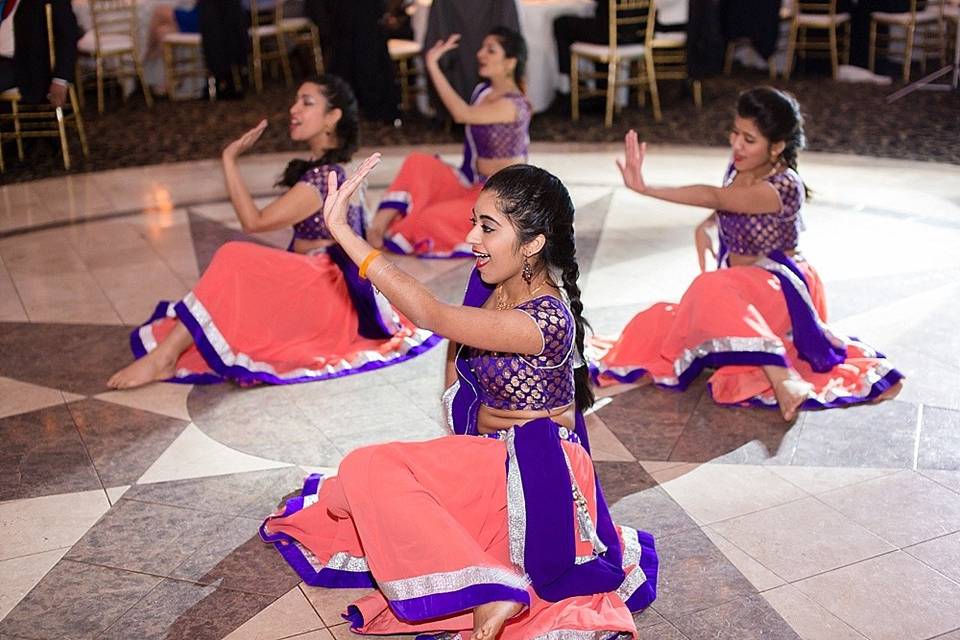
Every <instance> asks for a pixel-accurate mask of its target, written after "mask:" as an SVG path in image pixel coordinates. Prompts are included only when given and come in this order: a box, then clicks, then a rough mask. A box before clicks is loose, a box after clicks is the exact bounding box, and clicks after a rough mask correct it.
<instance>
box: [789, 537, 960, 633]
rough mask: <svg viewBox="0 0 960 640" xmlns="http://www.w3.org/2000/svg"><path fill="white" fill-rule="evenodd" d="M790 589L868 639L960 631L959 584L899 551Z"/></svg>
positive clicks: (810, 579) (830, 573) (816, 577)
mask: <svg viewBox="0 0 960 640" xmlns="http://www.w3.org/2000/svg"><path fill="white" fill-rule="evenodd" d="M794 586H795V587H796V588H797V589H799V590H800V591H801V592H802V593H803V594H804V595H806V596H807V597H808V598H810V599H812V600H814V601H816V602H817V603H818V604H819V605H820V606H822V607H823V608H825V609H827V610H828V611H829V612H830V613H832V614H833V615H835V616H836V617H838V618H840V619H841V620H843V621H844V622H846V623H847V624H848V625H850V626H851V627H853V628H854V629H856V630H857V631H859V632H860V633H862V634H863V635H865V636H866V637H868V638H870V639H871V640H925V639H926V638H932V637H934V636H936V635H938V634H942V633H945V632H947V631H951V630H953V629H956V628H958V627H960V607H957V606H956V603H957V602H960V585H958V584H957V583H955V582H952V581H951V580H948V579H947V578H945V577H943V576H942V575H940V574H939V573H937V572H936V571H934V570H933V569H931V568H930V567H928V566H926V565H925V564H923V563H921V562H920V561H919V560H916V559H914V558H911V557H910V556H909V555H907V554H906V553H903V552H901V551H897V552H894V553H890V554H887V555H884V556H880V557H878V558H872V559H870V560H865V561H863V562H859V563H857V564H853V565H850V566H848V567H843V568H842V569H837V570H835V571H830V572H829V573H824V574H821V575H819V576H814V577H812V578H808V579H806V580H802V581H800V582H797V583H795V584H794Z"/></svg>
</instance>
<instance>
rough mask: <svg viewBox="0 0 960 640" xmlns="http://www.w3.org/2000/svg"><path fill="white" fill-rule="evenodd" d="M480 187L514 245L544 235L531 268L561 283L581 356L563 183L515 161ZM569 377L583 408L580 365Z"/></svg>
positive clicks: (587, 397) (589, 396) (569, 205)
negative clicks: (511, 232) (508, 227)
mask: <svg viewBox="0 0 960 640" xmlns="http://www.w3.org/2000/svg"><path fill="white" fill-rule="evenodd" d="M483 190H484V191H491V192H493V193H495V194H496V196H497V204H498V208H499V210H500V212H501V213H503V215H505V216H506V217H507V218H509V220H510V222H511V223H512V224H513V227H514V229H515V230H516V232H517V240H518V243H519V244H520V245H522V244H525V243H527V242H529V241H531V240H533V239H534V238H536V237H537V236H538V235H540V234H541V233H542V234H543V236H544V238H546V243H545V244H544V245H543V249H542V250H541V251H540V260H539V261H538V262H537V264H536V266H535V269H537V270H543V269H549V270H550V271H552V272H556V273H559V274H561V282H557V283H554V284H557V285H559V286H562V287H563V290H564V291H565V292H566V294H567V298H568V300H569V303H570V311H571V312H572V313H573V318H574V321H575V323H576V330H577V332H576V349H577V352H578V353H580V354H581V355H582V354H583V339H584V333H585V328H586V327H589V326H590V325H589V324H588V323H587V321H586V320H584V318H583V303H582V302H581V301H580V287H579V285H578V284H577V280H579V278H580V267H579V265H578V264H577V245H576V241H575V238H574V235H573V215H574V206H573V200H571V199H570V193H569V192H568V191H567V188H566V187H565V186H563V183H562V182H560V179H559V178H557V177H556V176H554V175H553V174H551V173H549V172H547V171H544V170H543V169H540V168H539V167H534V166H531V165H528V164H515V165H511V166H509V167H507V168H505V169H501V170H500V171H497V172H496V173H495V174H493V175H492V176H490V179H489V180H487V182H486V184H485V185H484V187H483ZM574 382H575V383H576V403H577V408H578V409H580V410H584V409H588V408H590V407H591V406H593V400H594V397H593V389H592V388H591V386H590V376H589V373H588V371H587V367H586V365H583V366H580V367H577V368H576V369H575V370H574Z"/></svg>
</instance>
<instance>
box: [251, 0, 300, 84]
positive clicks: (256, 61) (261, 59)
mask: <svg viewBox="0 0 960 640" xmlns="http://www.w3.org/2000/svg"><path fill="white" fill-rule="evenodd" d="M250 20H251V25H250V29H249V34H250V40H251V42H252V43H253V59H252V63H253V85H254V87H255V88H256V90H257V93H261V92H262V91H263V65H264V63H266V62H272V61H279V62H280V68H281V69H282V70H283V79H284V82H286V84H287V86H288V87H289V86H290V85H291V84H293V74H292V73H291V72H290V57H289V56H288V54H287V43H286V39H285V36H286V34H285V32H284V31H283V29H281V28H280V25H281V24H282V23H283V1H282V0H276V3H275V4H274V5H273V9H272V10H270V9H263V10H261V9H259V8H258V3H257V0H250Z"/></svg>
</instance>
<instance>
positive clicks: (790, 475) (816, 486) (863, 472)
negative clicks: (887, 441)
mask: <svg viewBox="0 0 960 640" xmlns="http://www.w3.org/2000/svg"><path fill="white" fill-rule="evenodd" d="M768 468H769V469H770V471H773V472H774V473H775V474H777V475H778V476H780V477H781V478H783V479H784V480H787V481H789V482H791V483H793V484H795V485H797V486H798V487H800V488H801V489H803V490H804V491H806V492H807V493H810V494H818V493H824V492H827V491H832V490H834V489H839V488H840V487H846V486H849V485H852V484H857V483H858V482H864V481H865V480H872V479H874V478H879V477H881V476H888V475H890V474H893V473H896V472H897V471H898V470H897V469H853V468H846V467H793V466H781V465H770V467H768Z"/></svg>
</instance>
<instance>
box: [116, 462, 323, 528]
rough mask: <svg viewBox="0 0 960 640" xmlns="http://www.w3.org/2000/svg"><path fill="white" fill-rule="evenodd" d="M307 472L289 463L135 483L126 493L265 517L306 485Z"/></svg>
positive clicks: (136, 497)
mask: <svg viewBox="0 0 960 640" xmlns="http://www.w3.org/2000/svg"><path fill="white" fill-rule="evenodd" d="M305 475H306V474H304V472H303V471H301V470H300V469H299V468H297V467H286V468H283V469H268V470H266V471H250V472H247V473H234V474H230V475H223V476H211V477H209V478H191V479H190V480H172V481H170V482H157V483H151V484H139V485H134V486H132V487H130V489H129V490H128V491H127V492H126V493H125V494H123V497H124V498H125V499H130V500H139V501H141V502H155V503H158V504H166V505H171V506H175V507H185V508H187V509H197V510H200V511H209V512H211V513H223V514H228V515H239V516H247V517H250V518H265V517H266V516H268V515H269V514H270V513H272V512H273V511H275V510H276V509H277V507H278V506H279V505H280V503H281V501H282V498H283V496H285V495H287V494H289V493H290V492H292V491H295V490H299V489H300V488H301V487H302V485H303V479H304V476H305Z"/></svg>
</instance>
